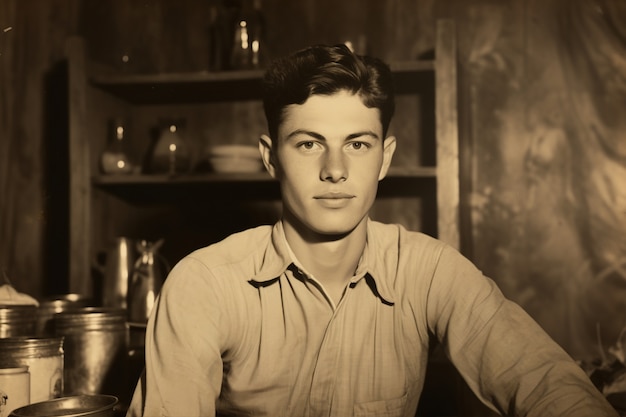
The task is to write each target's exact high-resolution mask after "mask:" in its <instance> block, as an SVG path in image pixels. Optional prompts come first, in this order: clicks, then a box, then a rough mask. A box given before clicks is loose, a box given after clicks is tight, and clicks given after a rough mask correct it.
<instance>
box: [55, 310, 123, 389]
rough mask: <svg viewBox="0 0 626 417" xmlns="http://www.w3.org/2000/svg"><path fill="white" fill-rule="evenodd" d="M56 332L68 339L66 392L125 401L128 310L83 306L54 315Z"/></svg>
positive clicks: (66, 341)
mask: <svg viewBox="0 0 626 417" xmlns="http://www.w3.org/2000/svg"><path fill="white" fill-rule="evenodd" d="M54 328H55V329H56V335H57V336H62V337H63V338H64V340H65V342H64V349H65V377H64V381H65V394H66V395H81V394H84V395H94V394H112V395H115V396H117V397H118V398H120V399H124V400H126V398H124V394H125V393H126V392H127V391H129V390H128V388H127V387H126V384H127V382H126V381H127V372H128V369H127V368H128V330H127V325H126V310H124V309H118V308H107V307H84V308H77V309H72V310H67V311H64V312H62V313H58V314H55V316H54Z"/></svg>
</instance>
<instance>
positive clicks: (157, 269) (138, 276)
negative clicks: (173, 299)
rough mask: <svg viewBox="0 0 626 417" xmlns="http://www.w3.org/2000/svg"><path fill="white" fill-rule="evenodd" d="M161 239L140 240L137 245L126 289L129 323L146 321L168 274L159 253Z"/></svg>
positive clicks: (165, 262) (165, 263) (163, 259)
mask: <svg viewBox="0 0 626 417" xmlns="http://www.w3.org/2000/svg"><path fill="white" fill-rule="evenodd" d="M162 245H163V239H160V240H158V241H157V242H155V243H152V242H149V241H147V240H141V241H139V242H138V243H137V250H138V251H139V253H140V256H139V258H137V261H136V262H135V265H134V267H133V273H132V279H131V280H130V282H129V287H128V320H129V322H131V323H133V322H134V323H145V322H147V321H148V317H149V316H150V312H151V311H152V307H153V306H154V303H155V301H156V297H157V295H158V293H159V291H160V290H161V286H162V285H163V281H165V278H166V276H167V274H168V272H169V269H170V268H169V265H168V264H167V261H166V260H165V258H163V257H162V256H161V255H160V254H159V253H158V250H159V248H160V247H161V246H162Z"/></svg>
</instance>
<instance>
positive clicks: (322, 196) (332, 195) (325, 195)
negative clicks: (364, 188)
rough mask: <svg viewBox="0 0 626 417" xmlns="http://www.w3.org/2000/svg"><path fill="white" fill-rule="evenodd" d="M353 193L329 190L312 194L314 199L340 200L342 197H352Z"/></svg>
mask: <svg viewBox="0 0 626 417" xmlns="http://www.w3.org/2000/svg"><path fill="white" fill-rule="evenodd" d="M354 197H355V196H354V195H353V194H348V193H342V192H329V193H323V194H318V195H315V196H313V198H314V199H316V200H342V199H350V198H354Z"/></svg>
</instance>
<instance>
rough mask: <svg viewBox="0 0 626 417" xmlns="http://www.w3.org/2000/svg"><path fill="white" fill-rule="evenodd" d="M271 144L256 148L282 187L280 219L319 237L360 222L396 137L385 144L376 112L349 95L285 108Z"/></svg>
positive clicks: (316, 98) (266, 140)
mask: <svg viewBox="0 0 626 417" xmlns="http://www.w3.org/2000/svg"><path fill="white" fill-rule="evenodd" d="M273 139H274V138H273ZM275 140H277V141H278V142H277V143H274V146H273V147H272V146H271V142H272V139H270V138H268V137H266V136H264V137H263V138H262V140H261V145H260V148H261V152H262V153H263V156H264V161H265V164H266V167H267V168H268V171H269V172H270V174H272V176H274V177H275V178H277V179H278V180H279V181H280V183H281V191H282V199H283V206H284V210H285V216H284V217H285V219H286V221H294V222H298V223H299V225H301V226H304V227H305V228H306V229H308V231H309V232H313V233H314V234H322V235H343V234H346V233H348V232H350V231H351V230H353V229H354V228H355V227H357V226H358V225H359V224H360V223H362V222H363V221H364V219H365V218H366V217H367V214H368V212H369V210H370V208H371V206H372V204H373V202H374V199H375V198H376V191H377V189H378V181H379V180H381V179H382V178H384V176H385V175H386V173H387V169H388V167H389V164H390V163H391V157H392V156H393V152H394V150H395V138H393V137H389V138H387V140H385V141H384V142H383V137H382V125H381V122H380V114H379V110H378V109H372V108H368V107H366V106H365V105H364V104H363V103H362V102H361V99H360V98H359V97H358V96H356V95H352V94H350V93H348V92H339V93H336V94H333V95H330V96H319V95H317V96H312V97H310V98H309V99H308V100H307V101H306V102H305V103H304V104H301V105H291V106H289V107H287V109H286V113H285V117H284V118H283V123H282V124H281V126H280V128H279V130H278V138H277V139H275ZM272 153H274V154H273V155H272Z"/></svg>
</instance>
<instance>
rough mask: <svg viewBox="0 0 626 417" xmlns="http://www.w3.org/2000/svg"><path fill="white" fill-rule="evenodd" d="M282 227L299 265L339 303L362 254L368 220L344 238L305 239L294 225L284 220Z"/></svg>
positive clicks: (308, 234)
mask: <svg viewBox="0 0 626 417" xmlns="http://www.w3.org/2000/svg"><path fill="white" fill-rule="evenodd" d="M283 225H284V229H285V238H286V239H287V243H289V246H290V248H291V250H292V251H293V253H294V254H295V256H296V258H297V259H298V261H300V262H301V263H302V266H303V267H304V268H305V269H306V270H307V271H308V272H309V273H311V274H313V276H314V277H315V279H316V280H318V281H319V282H320V283H322V285H323V286H324V288H326V290H327V291H328V292H329V293H330V296H331V297H332V298H333V300H334V301H335V302H338V301H339V299H340V298H341V294H342V293H343V291H344V289H345V287H346V285H347V284H348V282H349V281H350V279H351V278H352V276H353V275H354V272H355V271H356V268H357V266H358V263H359V260H360V259H361V255H362V254H363V250H364V248H365V242H366V236H367V219H363V220H362V221H361V222H360V223H359V224H358V225H357V227H356V228H355V229H353V230H351V231H350V232H349V233H347V234H344V235H342V236H326V235H319V234H317V235H315V234H313V235H312V234H311V233H307V234H306V236H304V235H303V234H302V233H301V232H300V231H299V228H298V227H297V226H295V225H294V224H293V223H292V222H290V221H288V220H285V219H283Z"/></svg>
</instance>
